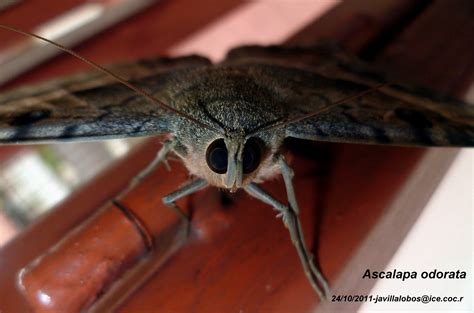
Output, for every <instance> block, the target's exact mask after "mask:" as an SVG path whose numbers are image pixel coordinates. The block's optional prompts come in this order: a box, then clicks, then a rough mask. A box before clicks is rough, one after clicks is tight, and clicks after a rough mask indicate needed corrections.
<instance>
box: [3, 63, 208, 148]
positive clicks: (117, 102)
mask: <svg viewBox="0 0 474 313" xmlns="http://www.w3.org/2000/svg"><path fill="white" fill-rule="evenodd" d="M209 64H210V62H209V60H207V59H205V58H203V57H199V56H188V57H181V58H156V59H148V60H140V61H137V62H134V63H128V64H121V65H114V66H111V67H109V69H110V70H111V71H112V72H114V73H116V74H118V75H119V76H121V77H123V78H125V79H127V80H129V81H131V82H133V83H134V84H135V85H137V86H139V87H141V88H143V89H144V90H146V91H147V92H149V93H151V94H153V95H155V97H157V98H158V99H160V95H161V94H163V93H166V88H169V86H168V85H169V84H168V81H169V79H168V78H169V77H172V76H173V73H174V72H175V71H176V70H179V69H188V68H193V67H198V66H203V65H209ZM172 117H173V115H172V114H170V113H168V112H167V111H166V110H164V109H163V108H161V107H160V106H159V105H158V104H156V103H152V102H151V101H149V100H148V99H145V98H144V97H142V96H140V95H138V94H137V93H136V92H134V91H132V90H130V89H129V88H127V87H126V86H123V85H122V84H119V83H117V82H116V81H115V80H113V78H111V77H108V76H106V75H105V74H103V73H100V72H97V71H91V72H85V73H80V74H76V75H74V76H69V77H64V78H60V79H55V80H52V81H49V82H46V83H43V84H40V85H36V86H31V87H23V88H19V89H16V90H14V91H10V92H8V93H4V94H0V143H24V142H35V141H41V142H44V141H52V140H54V141H57V140H91V139H101V138H102V139H103V138H117V137H132V136H145V135H156V134H161V133H166V132H168V131H169V127H170V118H172Z"/></svg>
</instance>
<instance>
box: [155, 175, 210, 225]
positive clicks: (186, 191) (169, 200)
mask: <svg viewBox="0 0 474 313" xmlns="http://www.w3.org/2000/svg"><path fill="white" fill-rule="evenodd" d="M207 185H208V184H207V181H206V180H204V179H201V178H199V179H196V180H193V181H191V182H189V183H187V184H186V185H184V186H182V187H181V188H179V189H178V190H176V191H173V192H172V193H170V194H168V195H166V196H164V197H163V198H161V200H162V201H163V203H164V204H166V205H167V206H168V207H170V208H171V209H173V210H174V211H175V212H176V213H177V214H178V215H179V216H181V217H182V218H183V220H184V221H185V222H186V224H187V227H188V228H187V229H188V233H189V222H190V221H189V216H188V215H186V213H184V211H183V210H182V209H181V208H180V207H179V206H178V205H177V204H176V201H178V200H179V199H181V198H183V197H186V196H188V195H190V194H192V193H195V192H196V191H199V190H201V189H203V188H204V187H206V186H207Z"/></svg>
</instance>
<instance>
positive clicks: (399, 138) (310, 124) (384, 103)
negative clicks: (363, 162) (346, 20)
mask: <svg viewBox="0 0 474 313" xmlns="http://www.w3.org/2000/svg"><path fill="white" fill-rule="evenodd" d="M223 64H225V65H227V66H246V67H260V68H261V70H260V72H259V73H258V74H257V75H260V77H261V79H262V81H265V80H266V81H267V84H270V85H272V86H274V88H275V90H276V92H277V93H280V94H282V95H284V99H285V103H286V106H287V110H288V112H289V113H288V118H287V120H295V119H297V117H298V116H301V117H302V116H305V115H307V114H308V113H310V112H318V111H321V113H319V114H317V115H315V116H313V117H310V118H306V119H302V120H299V121H296V122H293V123H289V124H287V125H285V127H286V133H287V136H288V137H296V138H302V139H309V140H323V141H336V142H359V143H380V144H394V145H417V146H474V106H473V105H470V104H467V103H463V102H462V101H459V100H456V99H454V98H451V97H446V96H440V95H435V94H433V93H432V92H428V91H426V90H424V89H420V88H417V89H415V88H411V87H406V86H401V85H399V84H389V85H387V86H385V87H383V88H380V89H377V90H373V91H372V92H370V93H366V94H364V95H363V96H361V97H358V98H356V99H353V100H350V101H346V102H344V103H342V104H340V105H335V106H333V105H332V104H333V103H335V102H337V101H339V100H341V99H344V98H346V97H352V96H355V95H358V94H362V93H364V91H367V90H369V89H371V88H374V87H375V86H377V85H380V84H383V83H386V79H385V77H384V76H383V75H381V74H379V73H378V72H377V71H375V70H373V69H372V68H371V67H370V66H369V65H367V64H365V63H363V62H362V61H360V60H358V59H357V58H356V57H354V56H351V55H349V54H347V53H345V52H343V51H342V50H340V49H338V48H337V47H336V46H334V45H331V44H327V43H323V44H320V45H317V46H314V47H306V48H304V47H285V46H273V47H259V46H248V47H240V48H236V49H234V50H231V51H230V52H229V54H228V56H227V58H226V60H225V61H224V62H223ZM254 72H255V71H254Z"/></svg>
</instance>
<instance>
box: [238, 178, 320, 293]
mask: <svg viewBox="0 0 474 313" xmlns="http://www.w3.org/2000/svg"><path fill="white" fill-rule="evenodd" d="M285 182H286V181H285ZM290 183H291V179H290ZM245 191H247V193H249V194H250V195H251V196H253V197H255V198H257V199H259V200H261V201H263V202H265V203H267V204H269V205H271V206H272V207H273V208H275V209H276V210H277V211H278V212H279V214H278V215H277V216H278V217H282V220H283V223H284V225H285V226H286V228H287V229H288V231H289V232H290V237H291V241H292V243H293V245H294V246H295V248H296V251H297V252H298V256H299V258H300V261H301V264H302V265H303V269H304V272H305V274H306V277H308V280H309V282H310V284H311V286H312V287H313V289H314V290H315V291H316V293H317V294H318V295H319V297H320V298H321V299H327V297H328V296H329V286H328V283H327V282H326V279H325V278H324V276H323V274H322V273H321V271H320V270H319V269H318V268H317V267H316V265H315V264H314V263H313V260H312V259H313V256H312V255H311V253H310V252H309V251H308V249H307V248H306V244H305V241H304V235H303V230H302V228H301V223H300V220H299V217H298V213H297V211H296V210H294V209H293V208H292V207H291V204H290V206H286V205H284V204H282V203H281V202H279V201H278V200H276V199H275V198H273V197H272V196H271V195H270V194H268V193H267V192H266V191H264V190H263V189H262V188H260V187H259V186H258V185H257V184H254V183H251V184H249V185H248V186H247V187H245ZM287 192H288V190H287ZM290 192H291V191H290ZM293 196H294V195H293Z"/></svg>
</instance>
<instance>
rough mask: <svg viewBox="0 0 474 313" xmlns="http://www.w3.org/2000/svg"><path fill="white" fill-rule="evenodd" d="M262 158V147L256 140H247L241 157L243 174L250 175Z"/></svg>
mask: <svg viewBox="0 0 474 313" xmlns="http://www.w3.org/2000/svg"><path fill="white" fill-rule="evenodd" d="M261 157H262V145H261V143H260V142H259V139H257V138H250V139H249V140H247V142H246V143H245V146H244V152H243V155H242V159H243V160H242V161H243V168H242V171H243V173H244V174H249V173H252V172H253V171H255V170H256V169H257V167H258V166H259V165H260V159H261Z"/></svg>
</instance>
